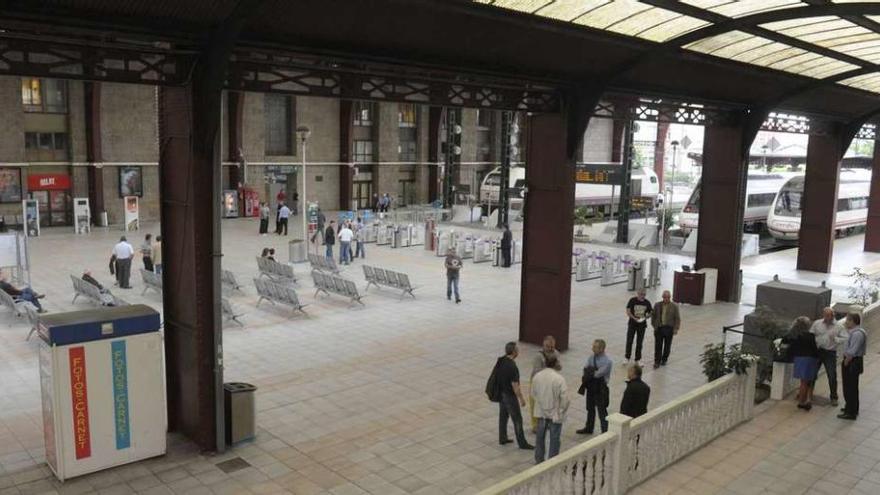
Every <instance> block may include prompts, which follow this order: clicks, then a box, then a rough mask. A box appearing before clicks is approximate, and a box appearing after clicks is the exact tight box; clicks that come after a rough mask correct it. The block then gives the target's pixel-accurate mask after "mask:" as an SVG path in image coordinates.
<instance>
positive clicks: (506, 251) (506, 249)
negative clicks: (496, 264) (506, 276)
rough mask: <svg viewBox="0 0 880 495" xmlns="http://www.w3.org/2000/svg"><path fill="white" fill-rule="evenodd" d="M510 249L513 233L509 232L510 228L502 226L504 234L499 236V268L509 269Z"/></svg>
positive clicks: (505, 225)
mask: <svg viewBox="0 0 880 495" xmlns="http://www.w3.org/2000/svg"><path fill="white" fill-rule="evenodd" d="M512 247H513V233H512V232H510V227H509V226H508V225H507V224H504V233H503V234H501V266H503V267H504V268H510V263H511V258H510V254H511V252H510V251H511V248H512Z"/></svg>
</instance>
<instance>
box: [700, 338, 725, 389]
mask: <svg viewBox="0 0 880 495" xmlns="http://www.w3.org/2000/svg"><path fill="white" fill-rule="evenodd" d="M700 364H701V365H703V374H704V375H706V378H708V380H709V381H710V382H711V381H714V380H717V379H719V378H721V377H722V376H724V375H726V374H727V363H725V360H724V344H723V343H722V344H706V346H705V347H703V354H702V355H701V356H700Z"/></svg>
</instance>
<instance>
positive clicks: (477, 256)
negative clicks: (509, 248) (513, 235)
mask: <svg viewBox="0 0 880 495" xmlns="http://www.w3.org/2000/svg"><path fill="white" fill-rule="evenodd" d="M495 244H496V241H495V240H493V239H483V238H479V239H477V240H476V241H474V263H484V262H486V261H494V259H495ZM498 244H501V243H500V242H499V243H498Z"/></svg>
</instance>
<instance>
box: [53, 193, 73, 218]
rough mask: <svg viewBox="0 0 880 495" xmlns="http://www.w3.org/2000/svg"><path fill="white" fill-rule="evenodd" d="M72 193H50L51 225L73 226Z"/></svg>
mask: <svg viewBox="0 0 880 495" xmlns="http://www.w3.org/2000/svg"><path fill="white" fill-rule="evenodd" d="M70 203H71V202H70V193H69V192H67V191H49V220H50V222H49V224H50V225H71V222H70V217H71V212H70Z"/></svg>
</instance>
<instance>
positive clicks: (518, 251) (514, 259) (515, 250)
mask: <svg viewBox="0 0 880 495" xmlns="http://www.w3.org/2000/svg"><path fill="white" fill-rule="evenodd" d="M501 259H502V256H501V240H498V241H496V242H495V260H494V262H493V263H492V266H501ZM517 263H522V243H521V242H517V241H516V240H513V241H511V242H510V266H513V265H515V264H517Z"/></svg>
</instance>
